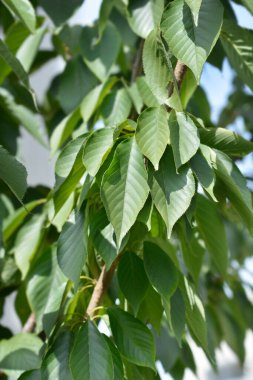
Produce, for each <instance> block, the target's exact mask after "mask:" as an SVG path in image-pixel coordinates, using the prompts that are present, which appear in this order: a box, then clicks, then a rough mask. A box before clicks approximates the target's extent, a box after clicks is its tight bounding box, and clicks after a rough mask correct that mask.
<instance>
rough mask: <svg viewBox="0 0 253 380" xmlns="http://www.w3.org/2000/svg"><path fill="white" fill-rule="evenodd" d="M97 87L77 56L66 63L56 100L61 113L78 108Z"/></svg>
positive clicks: (60, 77) (95, 81)
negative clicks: (61, 110)
mask: <svg viewBox="0 0 253 380" xmlns="http://www.w3.org/2000/svg"><path fill="white" fill-rule="evenodd" d="M59 6H60V7H61V5H59ZM97 85H98V80H97V78H96V77H95V75H94V74H93V73H92V72H91V71H90V70H89V69H88V67H87V66H86V65H85V63H84V62H83V60H82V58H81V57H79V56H78V57H75V58H72V59H71V60H69V61H68V62H67V65H66V67H65V69H64V71H63V73H62V74H61V75H60V76H59V83H58V86H57V94H56V98H57V100H58V101H59V103H60V105H61V107H62V109H63V111H64V112H65V113H66V114H68V113H70V112H72V111H73V110H74V109H75V108H76V107H78V106H79V105H80V103H81V101H82V100H83V98H84V97H85V95H87V94H88V93H89V92H90V91H91V90H92V89H93V88H94V87H96V86H97ZM66 94H68V95H67V96H66Z"/></svg>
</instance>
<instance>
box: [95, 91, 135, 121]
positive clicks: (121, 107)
mask: <svg viewBox="0 0 253 380" xmlns="http://www.w3.org/2000/svg"><path fill="white" fill-rule="evenodd" d="M131 106H132V102H131V99H130V97H129V95H128V93H127V90H126V89H125V88H121V89H120V90H117V91H114V92H111V93H110V94H109V95H108V96H107V97H106V98H105V100H104V102H103V103H102V105H101V108H100V111H101V115H102V117H103V119H104V121H105V123H106V125H109V126H110V127H113V126H116V125H118V124H121V123H123V121H125V120H126V119H127V118H128V115H129V113H130V111H131Z"/></svg>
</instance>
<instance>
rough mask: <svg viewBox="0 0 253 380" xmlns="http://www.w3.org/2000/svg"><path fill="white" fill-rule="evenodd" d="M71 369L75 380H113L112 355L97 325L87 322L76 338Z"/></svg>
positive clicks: (71, 355)
mask: <svg viewBox="0 0 253 380" xmlns="http://www.w3.org/2000/svg"><path fill="white" fill-rule="evenodd" d="M70 368H71V372H72V375H73V378H74V379H75V380H101V376H102V378H103V379H104V380H111V379H113V372H114V371H113V362H112V355H111V352H110V349H109V348H108V345H107V343H106V341H105V339H104V337H103V336H102V335H101V334H100V332H99V331H98V329H97V327H96V326H95V324H94V323H93V322H91V321H87V322H85V324H84V325H83V326H82V327H81V328H80V330H79V331H78V333H77V334H76V336H75V341H74V346H73V349H72V351H71V354H70Z"/></svg>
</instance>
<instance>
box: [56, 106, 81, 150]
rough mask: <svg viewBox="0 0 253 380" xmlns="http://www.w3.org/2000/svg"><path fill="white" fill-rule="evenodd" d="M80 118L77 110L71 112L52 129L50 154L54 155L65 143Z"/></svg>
mask: <svg viewBox="0 0 253 380" xmlns="http://www.w3.org/2000/svg"><path fill="white" fill-rule="evenodd" d="M80 118H81V115H80V111H79V109H77V110H75V111H73V112H71V114H69V115H68V116H66V117H65V118H64V119H63V120H62V121H61V122H60V123H59V124H58V125H57V126H56V127H55V129H54V131H53V133H52V136H51V138H50V146H51V152H52V154H54V153H55V152H56V151H57V149H59V148H60V146H61V145H62V144H63V143H64V142H65V141H66V139H67V138H68V137H69V136H70V135H71V133H72V132H73V130H74V128H75V127H76V125H77V123H78V122H79V120H80Z"/></svg>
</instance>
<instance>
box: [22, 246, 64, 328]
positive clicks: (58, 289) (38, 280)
mask: <svg viewBox="0 0 253 380" xmlns="http://www.w3.org/2000/svg"><path fill="white" fill-rule="evenodd" d="M27 280H28V283H27V290H26V294H27V298H28V302H29V304H30V306H31V309H32V311H33V312H34V313H35V316H36V331H37V332H40V331H42V330H44V331H45V332H46V334H49V332H50V331H51V329H52V327H53V326H54V324H55V321H56V319H57V316H58V312H59V308H60V305H61V300H62V296H63V293H64V289H65V286H66V283H67V279H66V277H65V276H64V275H63V273H62V271H61V270H60V268H59V267H58V264H57V257H56V250H55V249H54V248H52V249H48V250H47V251H45V252H43V255H41V256H39V258H38V259H37V261H36V262H35V263H34V265H33V267H32V268H31V270H30V271H29V273H28V276H27Z"/></svg>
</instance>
